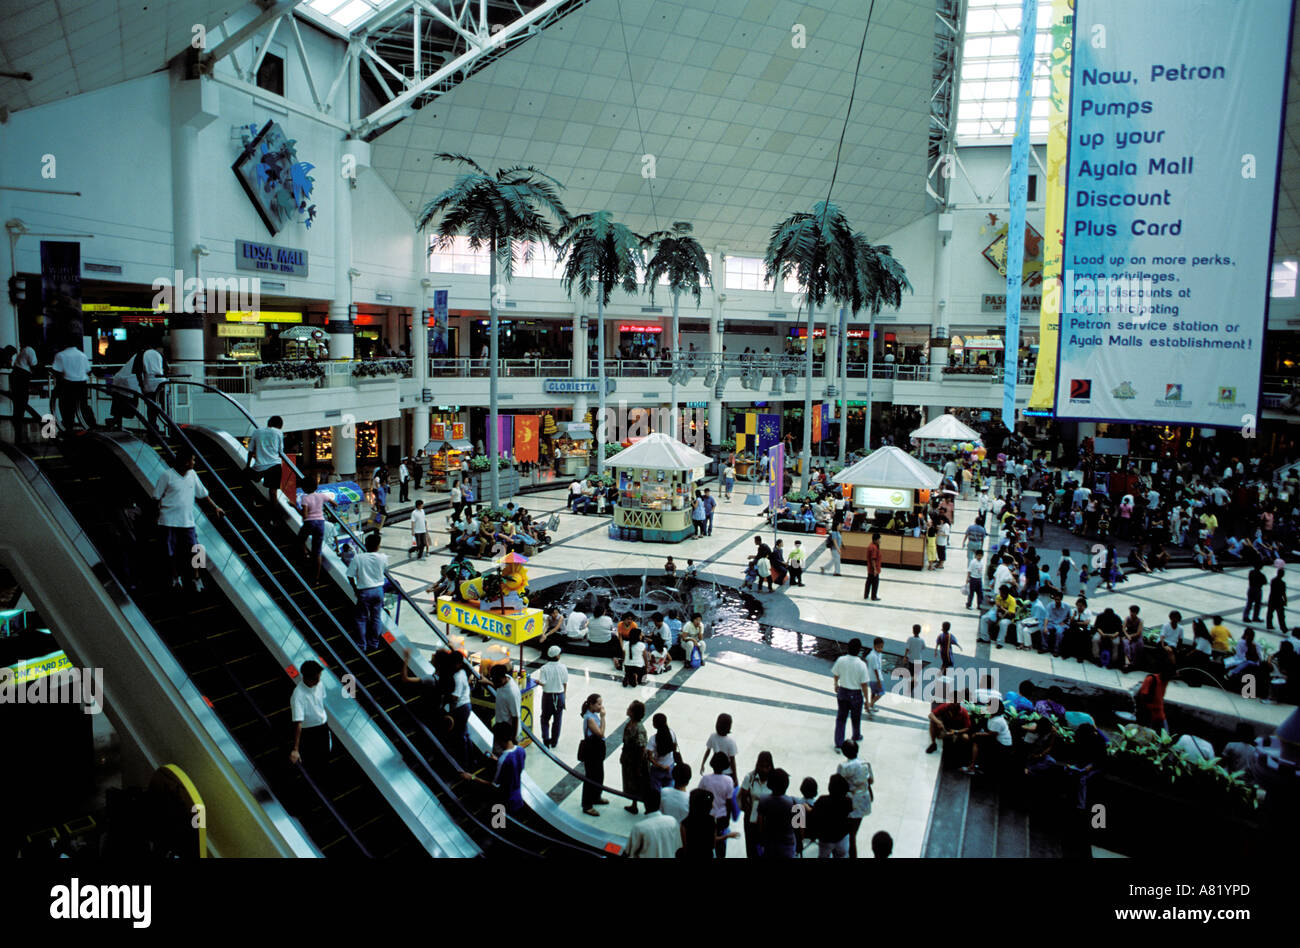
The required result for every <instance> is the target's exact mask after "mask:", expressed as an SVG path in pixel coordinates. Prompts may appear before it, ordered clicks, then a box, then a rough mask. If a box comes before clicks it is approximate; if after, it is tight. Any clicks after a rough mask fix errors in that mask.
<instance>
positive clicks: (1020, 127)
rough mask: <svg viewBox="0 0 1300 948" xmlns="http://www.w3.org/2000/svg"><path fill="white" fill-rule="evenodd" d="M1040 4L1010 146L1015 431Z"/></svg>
mask: <svg viewBox="0 0 1300 948" xmlns="http://www.w3.org/2000/svg"><path fill="white" fill-rule="evenodd" d="M1037 38H1038V0H1024V2H1023V4H1022V5H1021V8H1020V85H1019V87H1018V89H1017V95H1016V137H1015V139H1014V140H1013V141H1012V143H1011V221H1010V223H1009V224H1008V226H1007V333H1006V342H1005V343H1004V348H1003V350H1002V355H1003V371H1002V424H1004V425H1006V426H1007V428H1009V429H1011V430H1012V431H1014V430H1015V427H1016V376H1017V375H1018V374H1019V368H1020V366H1019V355H1020V287H1021V284H1022V283H1024V279H1025V275H1024V266H1025V203H1026V202H1027V200H1028V188H1029V117H1030V113H1031V112H1032V111H1033V103H1034V44H1035V42H1036V40H1037Z"/></svg>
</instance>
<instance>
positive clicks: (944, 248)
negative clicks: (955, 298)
mask: <svg viewBox="0 0 1300 948" xmlns="http://www.w3.org/2000/svg"><path fill="white" fill-rule="evenodd" d="M935 220H936V224H935V226H936V227H937V228H938V235H937V236H938V239H937V240H936V241H935V253H934V303H933V304H932V306H931V309H930V365H931V369H930V372H931V373H932V375H931V381H935V382H940V381H942V380H943V367H944V366H946V365H947V364H948V347H947V346H937V345H935V342H936V341H937V340H940V339H942V340H945V341H946V340H948V339H949V338H951V336H952V332H951V330H950V329H949V327H948V323H947V309H948V292H949V289H950V287H951V286H952V214H951V213H946V214H937V215H935Z"/></svg>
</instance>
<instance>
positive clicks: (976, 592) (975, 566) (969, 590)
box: [966, 547, 984, 609]
mask: <svg viewBox="0 0 1300 948" xmlns="http://www.w3.org/2000/svg"><path fill="white" fill-rule="evenodd" d="M972 599H974V600H975V608H976V609H982V608H984V551H983V550H981V549H979V548H978V547H977V548H976V549H975V555H974V556H973V557H971V560H970V562H969V563H967V564H966V608H967V609H969V608H970V603H971V600H972Z"/></svg>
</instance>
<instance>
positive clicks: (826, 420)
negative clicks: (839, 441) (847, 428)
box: [822, 402, 834, 441]
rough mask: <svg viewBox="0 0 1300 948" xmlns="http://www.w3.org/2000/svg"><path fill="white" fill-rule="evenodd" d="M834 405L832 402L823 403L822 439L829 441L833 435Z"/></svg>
mask: <svg viewBox="0 0 1300 948" xmlns="http://www.w3.org/2000/svg"><path fill="white" fill-rule="evenodd" d="M833 411H834V406H833V405H832V404H831V403H830V402H826V403H824V404H823V405H822V440H823V441H829V440H830V437H831V413H832V412H833Z"/></svg>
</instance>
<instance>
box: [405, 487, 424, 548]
mask: <svg viewBox="0 0 1300 948" xmlns="http://www.w3.org/2000/svg"><path fill="white" fill-rule="evenodd" d="M411 542H412V543H413V544H414V545H413V546H412V547H411V548H410V549H409V550H407V551H406V555H407V556H408V557H409V556H416V558H417V559H421V560H422V559H424V554H425V552H426V551H427V550H428V549H429V525H428V520H427V519H426V518H425V514H424V501H422V500H417V501H416V502H415V509H414V510H412V511H411ZM417 554H418V556H417Z"/></svg>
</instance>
